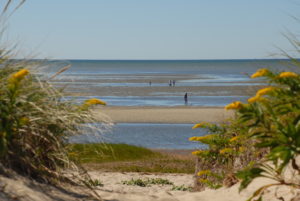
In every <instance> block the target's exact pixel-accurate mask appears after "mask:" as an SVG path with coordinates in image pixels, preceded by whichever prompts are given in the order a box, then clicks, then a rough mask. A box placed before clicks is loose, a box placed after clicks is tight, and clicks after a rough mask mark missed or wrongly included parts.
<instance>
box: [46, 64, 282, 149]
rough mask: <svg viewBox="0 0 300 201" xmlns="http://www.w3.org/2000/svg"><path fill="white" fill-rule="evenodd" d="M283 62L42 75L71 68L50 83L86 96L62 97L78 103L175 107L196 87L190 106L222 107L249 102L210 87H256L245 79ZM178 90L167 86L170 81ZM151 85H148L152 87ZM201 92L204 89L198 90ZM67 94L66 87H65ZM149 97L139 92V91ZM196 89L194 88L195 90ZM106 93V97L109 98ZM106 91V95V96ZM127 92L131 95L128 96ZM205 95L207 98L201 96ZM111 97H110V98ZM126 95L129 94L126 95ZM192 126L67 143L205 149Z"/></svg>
mask: <svg viewBox="0 0 300 201" xmlns="http://www.w3.org/2000/svg"><path fill="white" fill-rule="evenodd" d="M285 63H286V61H283V60H215V61H88V60H71V61H55V62H54V61H53V62H50V63H49V64H50V65H49V66H50V67H49V68H48V69H47V70H45V73H43V75H46V76H51V75H52V74H53V73H55V72H57V71H58V70H59V69H60V68H61V67H63V66H64V65H66V64H71V65H72V67H71V68H70V69H69V70H68V71H65V72H63V73H62V74H61V75H60V76H59V77H57V78H56V79H55V80H53V84H54V85H57V86H68V87H69V89H71V90H70V91H72V92H77V93H79V94H80V93H84V92H89V94H90V95H89V96H85V95H84V96H82V95H80V96H76V97H65V98H66V99H74V100H75V101H76V102H78V103H81V102H83V101H84V100H86V99H88V98H92V97H96V98H100V99H102V100H104V101H106V102H107V103H108V104H109V105H112V106H114V105H116V106H178V105H184V102H183V92H184V91H183V90H185V91H187V92H188V90H189V89H191V88H192V87H194V88H195V87H200V88H199V89H201V90H204V89H205V90H206V91H200V92H199V93H197V95H194V94H196V92H195V91H194V94H193V93H190V94H189V95H190V96H189V103H188V104H189V105H190V106H224V105H226V104H228V103H230V102H232V101H235V100H241V101H245V100H246V99H247V98H248V97H247V96H243V95H233V94H230V92H229V91H226V90H222V91H217V92H216V91H215V90H210V87H223V88H224V87H225V88H224V89H226V88H227V87H239V86H255V85H260V84H261V82H263V80H261V79H258V80H255V82H253V80H251V79H249V75H250V74H252V73H254V72H255V71H256V70H257V69H259V68H265V67H270V68H272V69H274V70H277V71H281V70H284V69H287V66H286V64H285ZM173 79H174V80H176V87H172V88H170V87H168V81H169V80H173ZM149 81H151V82H152V85H151V88H150V86H149ZM201 87H202V88H201ZM67 89H68V88H67ZM141 89H142V91H148V93H145V94H143V93H140V92H139V93H138V91H141ZM197 89H198V88H197ZM107 91H108V92H109V93H107ZM104 92H106V95H103V94H105V93H104ZM129 92H131V93H129ZM202 92H203V94H205V95H202ZM111 94H113V95H111ZM128 94H130V95H128ZM191 127H192V125H191V124H117V125H115V126H114V127H113V129H112V130H111V131H110V132H109V133H106V134H105V135H104V136H101V138H98V137H97V136H95V135H92V134H90V133H88V132H83V135H79V136H75V137H72V138H71V139H70V142H77V143H94V142H103V141H105V142H112V143H126V144H132V145H138V146H144V147H148V148H160V149H162V148H164V149H195V148H199V147H202V148H203V147H205V145H200V144H198V143H194V142H190V141H188V138H189V137H191V136H195V135H197V136H199V135H204V134H206V131H205V130H203V129H196V130H192V129H191Z"/></svg>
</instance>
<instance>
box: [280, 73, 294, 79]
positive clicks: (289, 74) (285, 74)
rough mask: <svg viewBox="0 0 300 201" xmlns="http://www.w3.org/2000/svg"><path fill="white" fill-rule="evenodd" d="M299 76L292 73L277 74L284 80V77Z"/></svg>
mask: <svg viewBox="0 0 300 201" xmlns="http://www.w3.org/2000/svg"><path fill="white" fill-rule="evenodd" d="M298 76H299V75H298V74H297V73H294V72H282V73H280V74H279V77H280V78H284V77H298Z"/></svg>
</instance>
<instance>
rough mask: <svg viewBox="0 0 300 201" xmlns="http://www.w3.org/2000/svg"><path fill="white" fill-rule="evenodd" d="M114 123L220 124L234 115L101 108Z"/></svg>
mask: <svg viewBox="0 0 300 201" xmlns="http://www.w3.org/2000/svg"><path fill="white" fill-rule="evenodd" d="M100 113H104V114H106V115H107V116H109V117H110V118H111V119H112V121H113V122H114V123H198V122H203V121H205V122H220V121H222V120H224V119H226V118H229V117H231V116H232V115H233V113H232V111H226V110H225V109H224V108H217V107H214V108H206V107H182V106H181V107H116V106H115V107H101V108H97V109H96V110H95V114H96V115H97V114H100Z"/></svg>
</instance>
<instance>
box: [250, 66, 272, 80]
mask: <svg viewBox="0 0 300 201" xmlns="http://www.w3.org/2000/svg"><path fill="white" fill-rule="evenodd" d="M268 72H269V70H268V69H266V68H262V69H259V70H258V71H256V72H255V73H254V74H253V75H251V78H257V77H262V76H265V75H266V74H267V73H268Z"/></svg>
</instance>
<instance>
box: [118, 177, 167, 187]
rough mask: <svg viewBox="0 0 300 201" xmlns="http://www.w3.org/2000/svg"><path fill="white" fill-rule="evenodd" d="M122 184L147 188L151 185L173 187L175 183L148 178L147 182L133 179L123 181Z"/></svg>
mask: <svg viewBox="0 0 300 201" xmlns="http://www.w3.org/2000/svg"><path fill="white" fill-rule="evenodd" d="M122 184H124V185H131V186H140V187H147V186H151V185H173V182H170V181H169V180H167V179H162V178H148V179H146V180H142V179H140V178H139V179H131V180H129V181H122Z"/></svg>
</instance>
